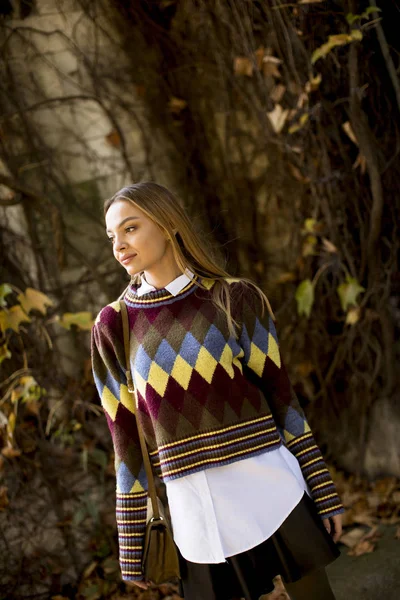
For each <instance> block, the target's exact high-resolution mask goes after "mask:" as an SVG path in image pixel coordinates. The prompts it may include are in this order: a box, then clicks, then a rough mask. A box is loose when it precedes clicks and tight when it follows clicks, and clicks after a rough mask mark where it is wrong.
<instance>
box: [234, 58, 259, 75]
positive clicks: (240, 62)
mask: <svg viewBox="0 0 400 600" xmlns="http://www.w3.org/2000/svg"><path fill="white" fill-rule="evenodd" d="M253 69H254V67H253V63H252V62H251V60H249V59H248V58H246V57H245V56H236V57H235V60H234V63H233V70H234V73H235V75H246V76H247V77H251V76H252V75H253Z"/></svg>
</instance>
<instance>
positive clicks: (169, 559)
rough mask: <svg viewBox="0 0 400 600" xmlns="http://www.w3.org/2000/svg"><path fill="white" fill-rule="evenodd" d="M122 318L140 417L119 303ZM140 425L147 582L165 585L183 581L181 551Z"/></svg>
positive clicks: (125, 319) (128, 373)
mask: <svg viewBox="0 0 400 600" xmlns="http://www.w3.org/2000/svg"><path fill="white" fill-rule="evenodd" d="M119 304H120V308H121V317H122V329H123V335H124V349H125V366H126V379H127V383H128V391H129V393H130V394H132V396H133V398H132V400H133V406H134V407H135V408H134V410H135V417H136V391H135V389H134V386H133V379H132V373H131V367H130V360H129V355H130V351H129V348H130V346H129V320H128V311H127V308H126V304H125V301H124V300H123V299H120V301H119ZM136 424H137V429H138V434H139V440H140V446H141V450H142V455H143V462H144V466H145V469H146V474H147V481H148V488H149V492H148V494H149V496H148V500H147V525H146V533H145V537H144V543H143V558H142V570H143V573H144V579H145V580H149V581H152V582H153V583H156V584H159V583H165V582H168V581H171V580H172V579H175V578H176V577H178V578H180V576H181V575H180V569H179V558H178V551H177V548H176V545H175V542H174V539H173V535H172V530H171V525H170V524H169V523H168V521H167V519H166V517H165V510H164V507H163V505H162V503H161V500H160V499H159V498H158V497H157V494H156V486H155V483H154V476H153V471H152V468H151V464H150V458H149V454H148V450H147V446H146V440H145V439H144V435H143V431H142V429H141V427H140V426H139V422H138V419H137V418H136Z"/></svg>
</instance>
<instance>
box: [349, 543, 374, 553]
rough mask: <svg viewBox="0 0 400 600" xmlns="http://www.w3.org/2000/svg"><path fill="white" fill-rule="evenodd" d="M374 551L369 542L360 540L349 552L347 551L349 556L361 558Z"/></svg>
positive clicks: (372, 545)
mask: <svg viewBox="0 0 400 600" xmlns="http://www.w3.org/2000/svg"><path fill="white" fill-rule="evenodd" d="M374 550H375V544H373V543H372V542H370V541H369V540H362V541H361V542H359V543H358V544H356V545H355V546H354V547H353V548H352V549H351V550H349V552H348V555H349V556H362V555H363V554H369V553H370V552H373V551H374Z"/></svg>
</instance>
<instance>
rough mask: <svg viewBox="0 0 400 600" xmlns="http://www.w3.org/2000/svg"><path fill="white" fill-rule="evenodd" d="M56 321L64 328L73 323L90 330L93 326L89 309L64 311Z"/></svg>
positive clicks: (69, 326)
mask: <svg viewBox="0 0 400 600" xmlns="http://www.w3.org/2000/svg"><path fill="white" fill-rule="evenodd" d="M58 323H60V325H61V326H62V327H64V328H65V329H71V326H72V325H75V326H76V327H78V328H79V329H85V330H90V329H91V328H92V327H93V323H94V320H93V317H92V313H91V312H89V311H82V312H77V313H65V314H64V315H62V317H61V318H60V319H58Z"/></svg>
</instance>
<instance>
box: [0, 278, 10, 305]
mask: <svg viewBox="0 0 400 600" xmlns="http://www.w3.org/2000/svg"><path fill="white" fill-rule="evenodd" d="M11 292H12V289H11V288H10V286H9V285H8V283H2V284H1V285H0V306H2V307H4V306H7V302H6V301H5V297H6V296H8V294H11Z"/></svg>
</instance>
